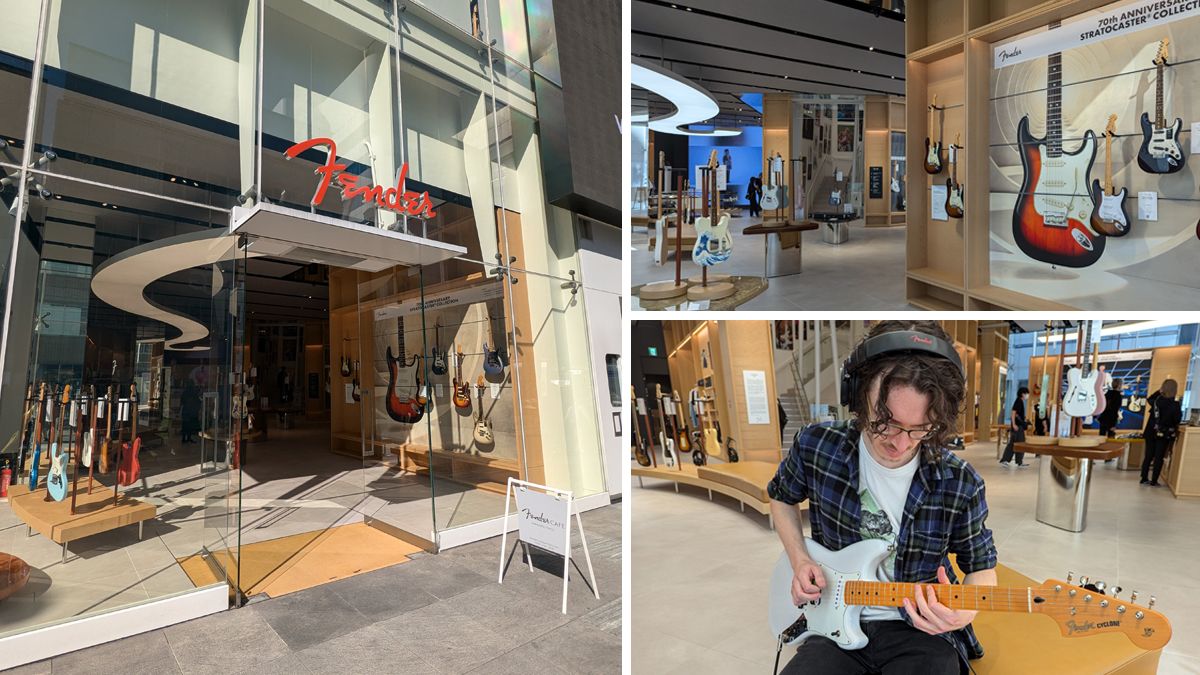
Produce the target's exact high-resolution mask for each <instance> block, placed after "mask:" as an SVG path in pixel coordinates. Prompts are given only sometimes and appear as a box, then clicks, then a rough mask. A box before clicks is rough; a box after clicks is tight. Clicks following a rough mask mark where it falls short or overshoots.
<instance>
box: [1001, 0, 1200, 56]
mask: <svg viewBox="0 0 1200 675" xmlns="http://www.w3.org/2000/svg"><path fill="white" fill-rule="evenodd" d="M1110 7H1111V9H1107V10H1105V11H1103V12H1097V13H1095V14H1089V15H1087V16H1084V17H1082V18H1079V19H1076V20H1074V21H1066V22H1064V23H1063V24H1062V25H1061V26H1059V27H1058V28H1052V29H1050V30H1048V31H1046V32H1044V33H1037V34H1034V35H1029V36H1027V37H1023V38H1018V39H1016V40H1009V41H1008V42H1002V43H1000V44H998V45H996V46H995V47H993V48H992V58H993V61H994V67H996V68H1003V67H1005V66H1011V65H1014V64H1017V63H1022V62H1024V61H1029V60H1031V59H1036V58H1038V57H1039V56H1045V55H1047V54H1053V53H1055V52H1065V51H1067V50H1068V49H1073V48H1075V47H1082V46H1084V45H1089V44H1093V43H1096V42H1102V41H1104V40H1107V39H1109V38H1114V37H1117V36H1118V35H1126V34H1128V33H1134V32H1137V31H1140V30H1145V29H1147V28H1152V27H1154V26H1160V25H1163V24H1167V23H1171V22H1172V21H1179V20H1180V19H1188V18H1192V17H1197V16H1200V2H1196V0H1137V2H1124V3H1119V4H1116V5H1111V6H1110ZM1154 39H1156V40H1157V39H1158V38H1154ZM1148 42H1149V40H1148Z"/></svg>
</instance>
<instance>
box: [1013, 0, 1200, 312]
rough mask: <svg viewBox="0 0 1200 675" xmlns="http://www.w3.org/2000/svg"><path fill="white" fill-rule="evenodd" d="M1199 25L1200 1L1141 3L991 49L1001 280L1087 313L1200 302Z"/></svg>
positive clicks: (1107, 9)
mask: <svg viewBox="0 0 1200 675" xmlns="http://www.w3.org/2000/svg"><path fill="white" fill-rule="evenodd" d="M1197 35H1200V0H1137V1H1136V2H1124V3H1115V4H1113V5H1108V6H1107V7H1105V8H1104V9H1102V10H1097V11H1095V12H1090V13H1087V14H1084V15H1081V16H1079V17H1076V18H1073V19H1070V20H1067V21H1065V22H1063V23H1062V25H1061V26H1049V27H1046V28H1042V29H1039V30H1036V31H1032V32H1031V33H1028V34H1025V35H1021V36H1017V37H1015V38H1013V39H1011V40H1007V41H1005V42H1002V43H997V44H996V45H994V49H993V58H994V69H993V70H992V78H991V110H990V115H989V118H990V125H991V129H990V148H989V158H990V171H989V179H990V186H989V187H990V190H991V198H990V209H991V213H990V233H991V238H990V239H991V246H990V248H991V253H990V270H991V283H992V285H994V286H998V287H1002V288H1006V289H1010V290H1013V291H1018V292H1021V293H1025V294H1027V295H1032V296H1035V297H1038V298H1042V299H1045V300H1051V301H1054V302H1060V303H1063V304H1067V305H1073V306H1076V307H1079V308H1081V309H1116V308H1122V309H1133V308H1147V309H1149V308H1167V307H1170V308H1178V309H1186V308H1200V276H1197V275H1196V274H1195V272H1194V270H1195V268H1196V264H1197V261H1200V241H1198V240H1197V235H1196V232H1197V229H1196V228H1197V219H1200V190H1198V189H1197V180H1198V172H1200V157H1192V156H1191V125H1192V122H1193V121H1200V40H1197V39H1196V36H1197ZM1113 116H1115V120H1113V119H1112V118H1113ZM1139 197H1141V199H1140V200H1139ZM1139 201H1141V202H1142V206H1143V208H1139ZM1153 201H1156V203H1157V208H1156V209H1154V211H1156V213H1152V212H1151V210H1150V209H1149V208H1147V207H1148V205H1149V204H1150V203H1151V202H1153ZM1101 207H1103V209H1101ZM1121 207H1123V208H1121Z"/></svg>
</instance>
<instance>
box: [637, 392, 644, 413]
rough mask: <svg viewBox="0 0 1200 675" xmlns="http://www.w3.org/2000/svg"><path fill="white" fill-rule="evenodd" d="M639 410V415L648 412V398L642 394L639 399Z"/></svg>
mask: <svg viewBox="0 0 1200 675" xmlns="http://www.w3.org/2000/svg"><path fill="white" fill-rule="evenodd" d="M637 411H638V414H639V415H645V414H646V399H644V398H641V397H640V396H639V397H638V399H637Z"/></svg>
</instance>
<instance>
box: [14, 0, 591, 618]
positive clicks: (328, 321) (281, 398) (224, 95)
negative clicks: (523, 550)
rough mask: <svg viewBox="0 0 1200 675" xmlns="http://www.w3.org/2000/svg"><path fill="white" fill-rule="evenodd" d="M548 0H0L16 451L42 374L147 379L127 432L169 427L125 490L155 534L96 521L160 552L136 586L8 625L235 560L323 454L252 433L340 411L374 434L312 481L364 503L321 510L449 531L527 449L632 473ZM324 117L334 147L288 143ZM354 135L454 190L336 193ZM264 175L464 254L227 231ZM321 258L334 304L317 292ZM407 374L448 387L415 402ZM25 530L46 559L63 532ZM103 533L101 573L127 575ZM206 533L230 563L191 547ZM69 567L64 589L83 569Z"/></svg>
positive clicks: (314, 494)
mask: <svg viewBox="0 0 1200 675" xmlns="http://www.w3.org/2000/svg"><path fill="white" fill-rule="evenodd" d="M526 4H527V3H525V2H522V1H521V0H480V1H479V2H478V3H476V2H466V1H465V0H463V1H461V2H457V1H456V2H439V1H435V0H431V1H430V2H426V3H399V4H397V3H395V2H392V1H391V0H339V1H338V2H332V3H329V2H315V1H314V2H308V1H301V2H293V1H291V0H288V1H284V0H217V1H216V2H206V3H187V2H181V1H171V2H152V1H150V0H116V1H114V2H106V3H94V2H85V1H83V0H45V1H44V2H33V1H27V0H0V11H2V12H3V13H4V15H5V16H6V17H7V18H8V29H7V30H6V31H5V32H4V33H3V34H2V35H0V87H2V88H3V91H4V93H5V95H4V96H3V97H0V138H2V139H3V141H4V145H5V147H4V148H3V153H0V168H3V170H4V173H5V175H7V176H10V178H9V179H8V180H6V181H5V184H4V187H3V192H2V193H0V195H2V197H3V201H4V209H3V210H2V211H0V253H2V254H3V257H2V259H0V264H2V265H3V268H2V272H3V273H2V274H0V284H2V286H0V290H2V291H3V298H4V301H3V304H2V305H0V311H2V312H3V318H4V333H3V335H4V338H3V339H4V342H3V350H2V352H0V354H2V356H0V358H3V361H2V372H0V376H2V378H3V381H2V384H3V391H4V400H3V404H2V405H0V423H2V426H0V429H2V430H3V431H4V436H5V437H7V436H8V435H9V434H10V433H13V432H14V431H18V430H23V431H25V433H18V434H17V437H18V439H19V441H18V442H16V443H14V444H10V445H11V447H10V448H8V449H7V450H5V454H4V459H5V461H7V462H8V463H9V465H10V466H11V467H12V468H13V469H14V475H15V476H16V477H19V478H20V479H21V480H23V481H25V482H26V483H28V478H27V477H28V470H29V468H30V466H31V464H32V460H31V458H30V457H25V458H24V468H25V472H23V473H22V472H20V471H19V469H20V467H19V466H18V464H19V463H20V458H21V457H22V455H21V453H20V452H18V450H19V448H20V447H21V446H23V445H24V446H29V445H31V444H29V443H22V442H20V439H24V438H26V437H27V436H29V434H30V432H31V430H32V429H31V427H30V425H23V424H22V416H23V415H24V414H25V412H26V411H28V410H30V409H31V405H30V402H29V401H25V400H21V399H23V398H24V397H23V396H22V395H21V394H23V393H24V391H25V389H26V386H27V385H28V384H30V383H32V384H33V385H35V390H36V389H37V388H39V387H40V385H41V384H42V383H46V384H48V385H50V388H51V389H54V388H55V387H63V386H65V385H67V384H70V385H71V387H72V388H73V389H75V390H79V389H80V388H82V389H83V390H85V391H88V390H94V391H95V392H97V393H98V394H102V393H104V392H106V391H108V390H109V388H110V387H111V388H112V389H113V390H114V392H116V394H115V396H114V398H117V397H120V396H129V393H128V390H129V389H130V387H132V388H133V389H134V390H135V391H136V405H134V406H133V408H132V410H133V411H135V412H133V413H131V415H130V418H129V420H128V421H127V422H124V423H123V424H122V423H118V424H115V425H114V431H113V433H112V437H113V438H114V439H121V440H125V441H132V439H134V438H140V439H141V441H142V451H141V452H142V455H141V457H142V472H143V475H142V478H141V479H140V481H138V482H137V483H135V484H132V485H130V486H125V487H121V488H120V489H121V491H128V492H127V497H128V498H129V499H136V500H140V501H142V502H145V503H147V504H150V505H152V506H154V507H155V508H156V509H157V513H156V515H155V517H154V518H153V519H151V520H150V521H148V523H147V525H146V527H147V529H148V533H147V536H146V537H145V539H143V540H142V541H139V542H137V543H136V544H135V543H132V542H131V541H126V539H128V537H125V535H124V534H122V535H120V537H116V539H114V540H112V541H110V540H107V539H106V540H104V543H103V544H96V549H95V550H97V551H107V550H110V549H112V548H114V547H115V548H121V547H124V546H130V547H133V548H140V549H144V551H143V555H144V558H145V559H146V560H153V563H152V564H151V563H146V564H145V565H142V564H140V563H137V562H136V560H140V559H135V564H134V565H133V566H132V567H130V566H128V565H124V566H123V568H122V569H121V570H120V571H119V573H120V574H121V575H125V576H127V577H128V579H124V581H125V582H133V583H134V584H135V585H136V586H137V587H138V588H139V589H141V590H140V591H139V594H134V595H129V594H127V593H125V594H113V595H112V596H111V598H110V599H109V600H107V601H106V602H105V603H103V604H100V605H90V604H87V603H83V604H81V603H73V602H69V601H62V600H61V598H62V597H66V596H63V595H54V596H52V597H54V598H58V599H59V600H58V602H44V601H43V602H42V605H43V607H44V608H46V609H44V611H43V612H42V613H41V614H39V615H37V616H36V620H31V621H26V620H21V621H18V622H16V623H13V624H11V625H3V626H2V627H0V632H3V631H22V630H28V629H29V628H30V627H32V626H34V625H42V624H45V623H48V622H49V623H53V622H56V621H62V620H65V619H71V618H75V617H78V616H80V615H81V614H86V613H88V612H91V611H96V610H103V609H109V608H111V607H116V606H124V605H127V604H129V603H134V602H138V601H144V600H147V599H152V598H155V597H160V596H161V595H163V594H168V593H174V592H180V591H184V590H187V589H190V588H194V587H196V586H198V585H201V582H198V581H197V579H198V578H203V579H206V580H207V581H208V582H211V583H223V582H224V581H226V579H228V580H229V581H230V582H231V583H232V584H233V585H234V586H235V587H237V586H238V585H239V581H241V579H240V578H239V575H240V573H241V565H240V553H241V550H242V546H244V545H248V544H250V543H254V542H257V541H259V540H261V539H262V538H263V537H264V536H267V535H264V534H262V533H261V531H263V530H264V529H265V526H264V523H267V522H269V521H270V520H271V519H272V518H274V517H276V516H277V515H278V514H277V513H275V512H273V511H272V509H276V508H279V507H278V504H277V501H278V499H279V495H277V494H274V493H272V492H271V488H270V486H271V485H272V484H273V483H272V481H273V480H274V481H275V483H274V484H279V482H280V480H292V479H294V478H296V476H298V475H299V474H301V473H303V471H299V473H295V475H293V473H287V472H284V473H283V474H279V473H278V472H276V473H272V472H271V471H269V470H267V467H266V466H264V465H265V464H267V462H268V460H267V459H266V457H267V454H266V453H263V454H260V456H259V457H255V455H256V450H255V440H256V439H257V438H265V437H269V436H270V435H271V434H272V433H282V431H283V430H285V429H290V428H291V426H292V424H293V421H292V418H293V417H305V418H314V419H319V420H327V423H328V431H327V432H325V431H321V432H320V433H319V434H318V436H320V437H321V438H323V442H324V444H325V449H326V450H327V451H332V452H334V453H339V456H342V457H345V456H349V457H353V458H356V459H355V461H356V462H357V461H358V459H357V458H361V464H358V465H355V466H353V467H352V468H351V469H345V468H344V467H343V468H339V469H337V470H336V474H337V477H336V480H334V479H331V480H330V481H329V483H328V484H323V485H321V486H317V487H314V488H312V489H299V488H298V489H296V490H292V491H289V492H287V493H286V496H287V497H288V499H289V500H291V501H289V502H288V504H290V505H292V506H295V507H296V508H298V509H303V508H305V507H306V506H311V504H305V503H303V502H304V501H305V500H309V501H312V500H324V501H323V502H322V503H328V504H334V505H336V506H335V515H336V517H335V518H333V519H331V520H330V521H329V522H324V523H323V525H322V526H324V527H331V526H334V525H336V524H338V523H343V522H349V521H352V520H355V519H357V520H361V521H366V522H372V523H380V524H382V525H383V526H385V527H390V528H394V529H395V530H398V531H402V532H405V533H409V534H412V535H415V537H416V538H418V539H421V540H428V541H429V542H430V543H431V544H432V545H433V546H436V545H437V543H438V541H439V539H440V538H441V536H442V533H444V532H446V531H447V530H451V529H454V528H458V527H464V526H470V525H474V524H478V523H480V522H483V521H487V520H490V519H494V518H497V517H499V516H500V515H501V513H502V510H503V506H504V499H503V489H504V484H505V481H506V480H507V478H508V477H517V478H524V479H527V480H532V481H535V482H540V483H546V484H549V485H552V486H555V487H559V488H563V489H570V490H573V491H574V492H575V495H576V497H577V498H578V497H586V496H588V495H594V494H598V493H601V492H603V491H604V489H605V477H604V466H603V461H602V457H601V440H600V434H601V431H600V429H599V425H598V420H597V408H596V406H597V401H596V396H595V394H594V384H595V383H594V382H593V378H594V377H595V375H594V374H593V372H592V359H591V355H590V354H589V348H588V344H589V341H588V334H587V332H588V329H587V322H586V316H585V311H584V306H583V303H582V302H581V298H582V292H581V290H582V285H585V284H587V279H584V278H583V276H582V274H581V273H580V272H581V266H580V259H579V249H580V238H581V232H582V231H583V230H584V229H585V228H586V227H587V226H586V224H585V223H582V222H581V219H580V218H579V217H578V216H576V215H575V214H572V213H570V212H568V211H565V210H563V209H561V208H558V207H555V206H553V205H551V204H549V203H548V200H547V197H546V193H545V192H546V191H545V187H544V186H545V182H544V176H545V174H546V170H547V169H545V167H543V153H542V151H541V148H540V147H539V137H538V131H537V120H538V118H539V110H538V105H537V100H536V99H535V96H534V85H533V80H534V77H535V75H534V71H533V70H532V69H533V68H536V67H537V66H538V64H539V63H541V64H543V65H544V66H545V67H546V68H549V70H548V71H547V72H549V73H552V74H556V73H557V68H556V66H555V65H554V64H553V60H554V58H555V57H554V55H553V54H552V53H550V52H552V49H550V48H549V47H547V46H546V44H544V43H545V34H544V33H542V34H540V35H539V38H538V40H535V41H534V43H535V46H536V48H537V49H536V50H532V51H531V44H530V37H529V35H530V32H529V31H530V30H531V26H532V24H533V22H535V21H536V20H542V21H544V20H545V13H546V12H547V11H548V4H549V3H542V2H530V3H528V4H529V7H528V8H527V7H526ZM39 26H41V31H40V32H39ZM538 72H539V73H542V71H541V70H539V71H538ZM542 75H543V76H544V77H550V75H547V74H545V73H542ZM560 79H561V78H560ZM31 83H36V86H32V87H31ZM539 86H542V85H539ZM552 86H554V87H560V86H561V85H560V84H559V83H558V82H557V81H555V82H554V83H553V84H552ZM31 94H32V97H31ZM31 100H32V105H31V103H30V101H31ZM322 138H324V139H329V140H330V141H332V142H333V143H334V144H336V150H335V149H334V148H333V147H330V145H329V144H328V143H324V142H319V143H315V144H313V145H312V147H309V148H307V149H305V150H304V151H303V152H300V153H298V154H296V153H293V154H296V156H294V157H290V158H289V157H288V156H287V154H286V153H287V151H288V149H289V148H292V147H293V146H294V145H295V144H297V143H301V142H303V141H306V140H308V139H322ZM333 162H337V163H339V164H343V165H345V168H344V169H342V171H343V175H346V176H351V177H353V180H354V181H356V184H357V185H358V186H362V187H371V186H380V188H381V191H382V190H383V189H387V188H389V187H398V188H401V190H400V191H401V192H404V191H411V192H413V193H415V194H417V195H423V194H427V195H428V198H429V204H428V208H427V209H424V213H421V214H419V215H411V214H401V213H397V212H396V210H393V209H388V208H385V207H381V206H379V205H378V204H376V203H372V202H371V201H369V200H368V199H364V198H362V197H356V198H343V194H342V193H341V192H340V191H339V190H338V189H337V188H336V187H331V188H330V189H328V190H326V191H325V192H324V194H321V195H319V198H317V197H318V194H317V193H318V189H319V183H320V178H321V176H320V174H319V173H317V170H318V169H320V168H321V167H324V166H326V165H327V164H329V163H333ZM21 186H23V188H22V187H21ZM256 204H272V205H276V206H279V207H285V208H289V209H294V210H297V211H301V212H310V213H314V214H317V215H320V216H327V217H333V218H337V219H339V220H343V221H350V222H354V223H360V224H367V225H371V226H375V227H380V228H384V229H387V230H393V231H399V232H403V233H408V234H411V235H414V236H416V237H421V238H424V239H427V240H430V241H433V242H441V243H447V244H454V245H457V246H461V247H463V248H465V249H466V252H465V253H464V254H462V255H458V256H456V257H454V258H453V259H450V260H446V261H444V262H439V263H436V264H430V265H424V266H396V267H393V268H391V269H386V270H382V271H373V272H367V271H363V270H356V269H349V267H350V265H349V264H347V265H339V264H337V261H336V260H330V259H329V257H328V256H326V257H323V258H320V259H318V258H319V257H314V258H312V259H305V258H304V257H303V256H302V255H299V254H297V253H295V252H292V254H291V255H290V256H287V257H285V259H283V260H281V259H279V256H273V255H271V254H265V253H260V249H261V243H260V242H258V241H256V240H255V238H253V237H250V238H248V239H242V240H239V239H238V238H237V237H233V236H229V235H228V234H227V232H228V228H229V226H230V222H231V218H233V217H234V209H235V207H246V208H248V207H252V206H254V205H256ZM256 245H260V248H257V249H256ZM312 263H319V264H312ZM271 270H287V271H289V273H288V274H287V275H286V277H282V276H281V277H272V278H270V279H267V277H271V276H272V272H271ZM285 282H286V284H290V285H286V284H285ZM299 283H303V284H309V285H310V286H311V288H312V289H313V291H312V292H311V294H310V295H309V296H308V297H307V300H310V301H313V302H310V303H308V304H307V306H306V305H305V303H304V302H297V303H293V300H294V299H295V296H296V291H295V290H294V289H295V284H299ZM285 286H286V287H285ZM322 296H327V302H324V301H323V300H324V299H325V298H323V297H322ZM314 303H315V305H314ZM273 306H274V307H275V311H272V307H273ZM285 307H295V308H294V309H285ZM460 354H461V357H460V356H459V355H460ZM456 395H457V399H458V400H456ZM410 399H412V400H423V401H424V402H423V403H421V404H420V405H418V408H420V409H421V412H422V413H423V414H421V415H419V416H418V418H417V419H415V420H414V419H412V418H411V416H409V417H405V415H404V414H403V413H404V411H405V410H409V409H408V408H404V405H405V404H408V403H411V402H412V401H411V400H410ZM463 399H466V400H467V403H466V404H465V405H464V404H463ZM98 422H99V425H98V426H99V427H104V426H105V421H103V420H98ZM86 424H88V423H87V422H85V426H86ZM322 429H323V427H322ZM65 430H66V431H68V432H74V431H75V428H65ZM44 434H45V431H43V435H44ZM185 439H195V440H197V443H190V442H185ZM256 460H257V462H256ZM43 461H44V458H43ZM256 464H257V465H258V466H256ZM72 470H73V469H72ZM81 475H84V476H86V470H85V471H84V472H83V473H81ZM98 478H99V482H100V483H101V484H103V485H106V486H108V487H107V488H106V489H108V490H111V489H112V483H113V479H112V477H109V476H106V475H103V474H102V475H99V477H98ZM16 480H17V478H14V482H16ZM43 485H44V483H43ZM335 486H336V487H335ZM43 489H44V488H43ZM5 516H6V517H8V518H10V519H11V520H12V521H13V523H12V524H14V525H17V524H21V516H20V515H19V514H16V513H14V514H12V515H11V516H10V514H7V513H6V514H5ZM314 522H316V521H314ZM322 522H323V521H322ZM22 529H23V528H22ZM293 529H294V528H293ZM122 537H124V538H122ZM33 540H34V541H37V539H36V538H34V539H33ZM154 540H157V542H155V541H154ZM88 546H89V544H88V543H87V541H86V540H84V541H82V542H80V543H78V544H74V545H73V546H72V548H73V549H74V548H75V547H79V548H81V549H83V550H89V549H88ZM28 550H29V552H28V554H27V555H29V556H30V557H31V558H34V559H33V560H27V562H29V563H30V564H31V566H34V567H37V566H38V563H39V560H40V559H38V556H39V555H42V556H45V555H49V554H48V553H46V551H48V550H49V548H46V550H45V551H41V550H34V549H28ZM57 550H58V549H57V548H55V549H54V551H57ZM131 550H132V548H131ZM130 557H134V556H133V555H132V554H130ZM80 558H81V559H76V560H74V561H73V563H74V565H75V566H76V569H78V570H79V574H80V579H83V578H86V577H87V576H88V575H95V574H97V573H98V572H97V571H96V570H95V569H92V570H88V569H87V567H86V566H87V564H88V563H89V560H88V559H86V558H87V556H80ZM96 560H97V561H100V562H98V563H97V564H101V563H102V564H104V565H110V566H114V565H116V563H113V562H112V560H111V558H106V557H105V556H102V555H97V556H96ZM197 561H200V562H199V564H200V566H201V567H204V568H205V569H207V570H208V572H210V574H209V575H208V576H207V577H205V576H204V575H198V574H196V573H194V572H193V571H186V570H185V568H186V566H187V565H188V564H196V563H197ZM64 567H65V568H70V567H71V563H68V564H66V565H65V566H64ZM125 568H128V569H125ZM151 578H153V579H155V580H154V581H150V579H151ZM166 578H170V579H171V581H170V582H167V581H163V579H166ZM58 581H59V579H58V578H57V577H56V578H55V582H56V583H55V584H52V585H51V586H52V590H47V591H46V592H47V593H54V594H69V593H70V592H71V587H70V585H69V583H70V582H64V583H57V582H58ZM80 583H81V584H82V582H80ZM243 590H244V589H243ZM17 599H18V600H19V596H18V598H17ZM43 600H44V599H43ZM11 606H13V605H12V600H10V601H9V603H8V604H6V605H5V607H3V608H0V612H2V611H3V610H5V609H7V608H8V607H11Z"/></svg>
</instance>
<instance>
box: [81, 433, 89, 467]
mask: <svg viewBox="0 0 1200 675" xmlns="http://www.w3.org/2000/svg"><path fill="white" fill-rule="evenodd" d="M79 463H80V464H82V465H84V466H85V467H90V466H91V465H92V431H91V429H89V430H87V431H85V432H83V454H82V455H81V456H80V458H79Z"/></svg>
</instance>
